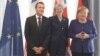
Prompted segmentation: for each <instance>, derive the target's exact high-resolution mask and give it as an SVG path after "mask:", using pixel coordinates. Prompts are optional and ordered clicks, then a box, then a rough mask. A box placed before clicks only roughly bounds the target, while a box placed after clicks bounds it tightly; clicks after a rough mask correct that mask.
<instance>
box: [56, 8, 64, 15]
mask: <svg viewBox="0 0 100 56" xmlns="http://www.w3.org/2000/svg"><path fill="white" fill-rule="evenodd" d="M55 12H56V14H57V15H62V13H63V9H62V8H61V7H57V8H56V10H55Z"/></svg>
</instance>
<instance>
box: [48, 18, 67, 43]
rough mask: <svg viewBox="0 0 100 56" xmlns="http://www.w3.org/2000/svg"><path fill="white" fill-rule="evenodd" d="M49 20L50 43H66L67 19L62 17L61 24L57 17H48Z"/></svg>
mask: <svg viewBox="0 0 100 56" xmlns="http://www.w3.org/2000/svg"><path fill="white" fill-rule="evenodd" d="M49 19H50V25H51V41H57V40H58V39H62V40H63V41H65V42H67V41H66V40H67V33H68V19H67V18H66V17H63V18H62V21H61V22H60V21H59V19H58V17H57V16H53V17H50V18H49Z"/></svg>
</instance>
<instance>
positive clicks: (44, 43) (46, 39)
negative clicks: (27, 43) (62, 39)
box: [43, 20, 51, 48]
mask: <svg viewBox="0 0 100 56" xmlns="http://www.w3.org/2000/svg"><path fill="white" fill-rule="evenodd" d="M50 30H51V26H50V21H49V20H48V29H47V34H46V38H45V41H44V42H43V47H44V48H47V47H48V44H49V42H50V36H51V31H50Z"/></svg>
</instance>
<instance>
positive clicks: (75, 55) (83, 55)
mask: <svg viewBox="0 0 100 56" xmlns="http://www.w3.org/2000/svg"><path fill="white" fill-rule="evenodd" d="M72 56H94V55H93V53H77V52H72Z"/></svg>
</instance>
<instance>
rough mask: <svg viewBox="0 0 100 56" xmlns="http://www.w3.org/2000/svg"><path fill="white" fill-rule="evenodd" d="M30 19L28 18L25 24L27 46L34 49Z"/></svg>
mask: <svg viewBox="0 0 100 56" xmlns="http://www.w3.org/2000/svg"><path fill="white" fill-rule="evenodd" d="M29 19H30V18H27V20H26V23H25V39H26V42H27V45H29V47H31V48H33V46H34V45H33V43H32V40H31V37H30V20H29Z"/></svg>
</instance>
